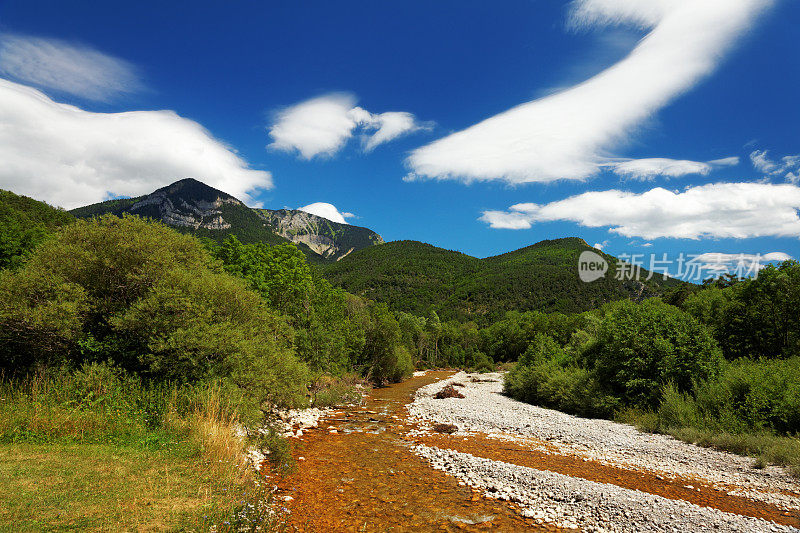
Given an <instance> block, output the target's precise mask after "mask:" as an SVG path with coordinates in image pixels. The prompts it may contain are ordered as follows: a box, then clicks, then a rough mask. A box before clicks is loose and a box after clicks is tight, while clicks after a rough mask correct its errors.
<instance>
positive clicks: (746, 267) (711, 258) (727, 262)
mask: <svg viewBox="0 0 800 533" xmlns="http://www.w3.org/2000/svg"><path fill="white" fill-rule="evenodd" d="M789 259H793V257H792V256H791V255H789V254H787V253H784V252H769V253H764V254H724V253H718V252H709V253H705V254H700V255H698V256H696V257H693V258H692V261H693V262H694V263H696V264H698V265H699V266H700V268H702V269H703V270H709V271H711V272H719V273H724V272H736V271H746V272H752V271H758V270H760V269H761V268H763V267H765V266H766V265H767V264H768V263H771V262H773V261H788V260H789Z"/></svg>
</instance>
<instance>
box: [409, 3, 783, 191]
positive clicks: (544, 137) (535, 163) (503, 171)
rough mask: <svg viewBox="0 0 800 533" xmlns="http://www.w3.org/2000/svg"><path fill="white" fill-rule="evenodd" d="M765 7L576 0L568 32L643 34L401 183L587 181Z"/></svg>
mask: <svg viewBox="0 0 800 533" xmlns="http://www.w3.org/2000/svg"><path fill="white" fill-rule="evenodd" d="M771 3H772V1H771V0H703V1H697V0H650V1H647V2H643V1H639V0H577V1H576V2H574V3H573V9H572V12H571V17H570V21H571V24H572V25H573V26H574V27H576V28H589V27H613V26H618V25H628V26H634V27H637V28H642V29H649V30H650V32H649V33H648V34H647V35H646V36H645V37H644V38H643V39H642V40H641V41H639V43H638V44H637V46H636V47H635V48H634V49H633V51H631V53H630V54H629V55H628V56H627V57H625V58H624V59H623V60H621V61H620V62H618V63H617V64H615V65H613V66H611V67H610V68H608V69H606V70H604V71H603V72H601V73H600V74H598V75H596V76H594V77H593V78H591V79H589V80H587V81H585V82H583V83H580V84H578V85H576V86H574V87H572V88H569V89H567V90H564V91H562V92H559V93H556V94H553V95H550V96H547V97H544V98H541V99H538V100H534V101H532V102H528V103H525V104H522V105H519V106H517V107H514V108H512V109H510V110H508V111H506V112H504V113H501V114H499V115H496V116H494V117H491V118H488V119H486V120H484V121H483V122H480V123H478V124H476V125H474V126H471V127H469V128H467V129H465V130H463V131H459V132H456V133H454V134H452V135H449V136H447V137H445V138H443V139H440V140H438V141H435V142H433V143H431V144H429V145H427V146H424V147H422V148H419V149H417V150H415V151H414V152H412V153H411V155H410V156H409V157H408V159H407V163H408V165H409V167H410V169H411V175H410V177H409V179H420V178H431V179H459V180H464V181H473V180H504V181H507V182H510V183H524V182H548V181H553V180H558V179H579V180H580V179H586V178H588V177H590V176H592V175H594V174H596V173H597V172H598V171H599V170H600V168H601V167H602V166H603V165H604V164H605V163H608V162H609V161H608V153H610V152H613V151H614V150H616V149H618V148H619V147H620V146H622V145H623V144H624V143H625V142H626V141H628V140H629V138H630V136H631V135H632V134H633V133H634V132H635V131H636V129H637V127H638V126H640V125H641V124H642V123H643V122H644V121H645V120H647V119H648V118H650V117H651V116H652V115H653V114H654V113H655V112H657V111H658V110H659V109H661V108H662V107H664V106H665V105H666V104H668V103H669V102H670V101H672V100H673V99H675V98H676V97H678V96H679V95H680V94H682V93H684V92H686V91H687V90H689V89H691V88H692V87H693V86H694V85H695V84H697V83H698V82H699V81H701V80H702V79H703V78H704V77H706V76H708V75H709V74H710V73H711V72H712V71H713V70H714V68H715V67H716V65H717V64H718V63H719V61H720V59H721V57H722V56H723V55H724V53H725V52H726V51H727V50H728V49H729V48H730V47H731V45H732V44H733V43H734V42H735V41H736V40H737V38H738V37H739V36H740V35H741V34H742V33H743V32H744V31H745V30H747V29H748V28H749V27H750V26H752V24H753V23H754V21H755V20H756V18H757V17H758V15H759V14H760V12H761V11H763V10H764V9H765V8H766V7H768V6H769V5H771Z"/></svg>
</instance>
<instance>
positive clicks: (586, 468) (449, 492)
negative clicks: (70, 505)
mask: <svg viewBox="0 0 800 533" xmlns="http://www.w3.org/2000/svg"><path fill="white" fill-rule="evenodd" d="M451 374H452V373H451V372H429V373H428V374H427V375H425V376H421V377H415V378H412V379H410V380H408V381H406V382H404V383H401V384H398V385H393V386H391V387H386V388H382V389H377V390H374V391H372V393H371V394H370V395H369V397H367V398H366V401H365V404H364V405H363V406H361V407H359V408H353V409H348V410H344V411H342V412H340V413H337V414H334V415H332V416H330V417H328V419H327V420H326V421H324V422H322V423H321V424H320V427H319V428H318V429H316V430H313V431H309V432H307V433H306V434H305V435H304V436H303V438H302V439H298V440H295V439H292V440H293V442H294V443H295V447H294V452H293V454H294V456H295V457H296V458H297V459H298V465H299V468H298V471H297V472H296V473H295V474H293V475H291V476H290V477H288V478H286V479H284V480H282V481H281V482H280V483H279V489H280V492H279V494H280V496H279V497H285V496H290V497H291V499H290V500H289V501H287V502H286V503H285V504H284V503H283V502H280V503H281V504H282V505H285V507H286V508H287V510H288V514H286V515H285V520H286V525H287V528H288V530H289V531H314V532H329V531H485V530H496V531H521V530H525V531H555V530H556V529H555V528H545V527H543V526H541V525H537V524H536V523H535V522H533V521H532V520H529V519H525V518H523V517H522V516H521V515H520V514H519V513H518V509H517V507H516V506H515V505H513V504H510V503H507V502H502V501H498V500H493V499H489V498H485V497H483V496H482V495H481V494H480V493H478V492H474V491H473V490H472V489H470V488H469V487H464V486H460V485H459V484H458V482H457V480H456V479H455V478H453V477H451V476H447V475H445V474H444V473H442V472H440V471H438V470H435V469H433V468H431V467H430V466H429V465H428V463H427V462H426V461H424V460H423V459H420V458H419V457H417V456H415V455H414V454H413V453H412V452H411V451H410V449H409V446H410V445H413V444H416V443H422V444H426V445H429V446H436V447H439V448H447V449H452V450H456V451H461V452H466V453H470V454H472V455H475V456H478V457H485V458H487V459H493V460H498V461H504V462H507V463H512V464H518V465H521V466H527V467H532V468H537V469H540V470H550V471H554V472H559V473H562V474H566V475H569V476H573V477H579V478H583V479H587V480H591V481H596V482H601V483H611V484H614V485H618V486H621V487H626V488H630V489H636V490H641V491H643V492H649V493H652V494H658V495H661V496H664V497H667V498H670V499H680V500H685V501H688V502H691V503H695V504H697V505H701V506H704V507H713V508H716V509H719V510H722V511H727V512H731V513H735V514H740V515H745V516H753V517H758V518H764V519H767V520H772V521H775V522H777V523H781V524H785V525H791V526H795V527H798V526H800V515H799V514H798V512H797V511H786V510H782V509H778V508H777V507H775V506H772V505H769V504H766V503H763V502H755V501H752V500H748V499H745V498H741V497H737V496H732V495H729V494H727V493H726V492H724V491H720V490H717V489H715V488H714V487H712V486H710V485H708V484H707V483H703V482H702V481H700V480H690V479H676V478H673V479H669V478H665V477H662V476H656V475H654V474H652V473H647V472H635V471H631V470H628V469H622V468H615V467H613V466H608V465H604V464H600V463H597V462H593V461H590V460H587V459H585V458H582V457H577V456H572V455H560V454H558V453H552V452H553V451H555V450H549V451H550V452H551V453H544V452H543V451H542V448H543V447H544V448H547V447H548V445H547V444H546V443H540V442H538V443H532V444H535V445H532V446H531V447H527V446H525V445H524V443H509V442H504V441H498V440H495V439H489V438H487V437H486V436H484V435H481V434H474V435H470V436H468V437H463V436H448V435H440V434H434V435H429V436H424V437H415V438H412V437H409V436H408V435H407V433H408V430H409V429H410V426H409V424H408V422H407V420H406V414H407V413H406V410H405V405H406V404H407V403H408V402H410V401H411V400H412V398H413V394H414V392H415V391H416V390H417V389H418V388H419V387H422V386H424V385H427V384H429V383H433V382H434V381H437V380H440V379H443V378H445V377H448V376H449V375H451ZM332 429H335V431H336V432H335V433H331V431H330V430H332Z"/></svg>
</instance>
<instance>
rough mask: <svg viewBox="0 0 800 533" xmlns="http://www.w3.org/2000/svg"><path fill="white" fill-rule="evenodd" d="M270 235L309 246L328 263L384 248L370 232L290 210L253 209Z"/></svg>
mask: <svg viewBox="0 0 800 533" xmlns="http://www.w3.org/2000/svg"><path fill="white" fill-rule="evenodd" d="M255 211H256V213H258V214H259V215H260V216H261V217H262V218H263V219H264V220H265V221H266V222H267V225H268V227H269V228H270V229H272V231H273V232H275V233H277V234H278V235H280V236H281V237H283V238H285V239H288V240H290V241H292V242H293V243H296V244H303V245H306V246H308V247H309V248H310V249H311V250H313V251H314V252H316V253H317V254H319V255H321V256H322V257H323V258H325V259H327V260H334V261H339V260H340V259H342V258H344V257H347V256H348V255H349V254H351V253H352V252H354V251H357V250H361V249H363V248H367V247H369V246H373V245H375V244H383V239H382V238H381V236H380V235H378V234H377V233H375V232H374V231H372V230H371V229H367V228H362V227H359V226H352V225H350V224H341V223H339V222H333V221H332V220H328V219H327V218H323V217H321V216H317V215H312V214H311V213H306V212H305V211H298V210H293V209H280V210H277V211H273V210H270V209H256V210H255Z"/></svg>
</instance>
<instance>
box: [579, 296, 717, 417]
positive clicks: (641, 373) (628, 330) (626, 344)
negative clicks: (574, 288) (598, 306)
mask: <svg viewBox="0 0 800 533" xmlns="http://www.w3.org/2000/svg"><path fill="white" fill-rule="evenodd" d="M586 357H587V363H588V364H589V368H592V369H593V370H594V372H595V373H596V378H597V379H598V380H599V382H600V383H602V384H603V386H604V387H607V388H608V389H609V392H610V393H611V394H612V395H613V396H615V397H618V398H620V400H621V401H622V403H624V404H625V405H629V406H635V407H640V408H655V407H656V406H657V405H658V403H659V401H660V400H661V389H662V387H663V386H664V385H666V384H667V383H670V382H671V383H673V384H674V386H675V387H676V388H677V390H679V391H681V392H688V391H691V390H692V385H693V381H695V380H697V381H703V380H706V379H709V378H712V377H714V376H715V375H716V374H717V373H718V372H719V369H720V367H721V365H722V361H723V359H722V353H721V351H720V349H719V347H718V345H717V343H716V341H715V340H714V339H713V337H712V336H711V334H710V333H709V331H708V329H707V328H706V327H705V326H703V325H702V324H701V323H700V322H698V321H697V320H696V319H695V318H694V317H692V316H691V315H689V314H687V313H685V312H683V311H681V310H679V309H677V308H675V307H673V306H671V305H668V304H665V303H663V302H661V301H660V300H658V299H651V300H646V301H644V302H642V303H641V304H636V303H634V302H630V301H624V302H619V303H618V304H615V305H614V306H612V307H611V309H610V311H609V312H608V314H607V315H606V316H605V318H604V319H603V322H602V324H601V325H600V328H599V331H598V335H597V342H596V343H595V344H594V345H593V346H592V348H591V349H590V350H589V351H588V352H587V353H586Z"/></svg>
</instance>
